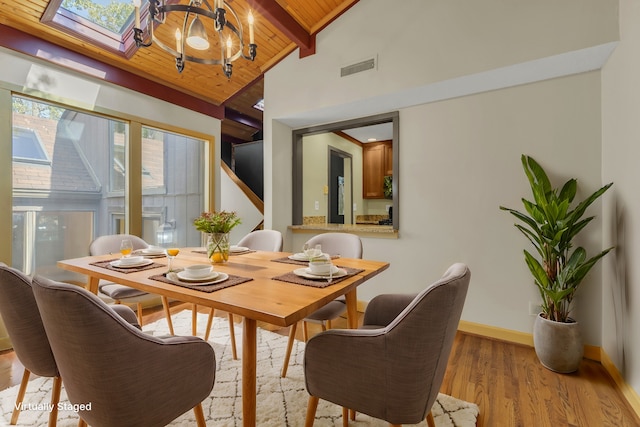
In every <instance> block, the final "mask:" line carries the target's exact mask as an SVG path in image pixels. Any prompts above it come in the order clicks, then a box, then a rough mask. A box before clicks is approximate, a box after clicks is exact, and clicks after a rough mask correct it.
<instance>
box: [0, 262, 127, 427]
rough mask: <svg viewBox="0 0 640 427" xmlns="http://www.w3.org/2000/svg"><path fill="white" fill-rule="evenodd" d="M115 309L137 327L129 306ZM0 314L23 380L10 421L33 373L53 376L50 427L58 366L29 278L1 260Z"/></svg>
mask: <svg viewBox="0 0 640 427" xmlns="http://www.w3.org/2000/svg"><path fill="white" fill-rule="evenodd" d="M116 311H117V312H118V314H119V315H120V316H121V317H123V318H124V319H125V320H126V321H128V322H129V323H131V324H132V325H134V326H138V324H137V318H136V316H135V314H134V313H133V311H131V309H129V307H126V306H121V307H116ZM0 314H1V315H2V320H3V321H4V324H5V327H6V329H7V333H8V335H9V338H10V339H11V343H12V345H13V350H14V352H15V354H16V356H17V357H18V360H19V361H20V363H22V366H24V374H23V375H22V382H21V383H20V388H19V389H18V396H17V398H16V403H15V405H14V409H13V413H12V415H11V424H12V425H15V424H16V423H17V422H18V417H19V416H20V408H21V407H22V405H21V404H22V402H23V400H24V396H25V392H26V391H27V384H28V382H29V377H30V376H31V373H34V374H36V375H39V376H41V377H48V378H53V387H52V390H51V405H52V406H51V407H52V408H53V410H52V411H51V413H50V414H49V426H52V427H53V426H55V425H56V422H57V419H56V418H57V416H58V406H57V405H58V401H59V400H60V389H61V386H62V380H61V379H60V373H59V372H58V366H57V365H56V361H55V359H54V357H53V353H52V352H51V346H50V345H49V340H48V339H47V334H46V333H45V330H44V325H43V324H42V318H41V317H40V311H39V310H38V305H37V303H36V300H35V297H34V296H33V290H32V288H31V278H30V277H28V276H26V275H24V274H23V273H22V272H20V271H18V270H17V269H14V268H11V267H8V266H7V265H5V264H3V263H0Z"/></svg>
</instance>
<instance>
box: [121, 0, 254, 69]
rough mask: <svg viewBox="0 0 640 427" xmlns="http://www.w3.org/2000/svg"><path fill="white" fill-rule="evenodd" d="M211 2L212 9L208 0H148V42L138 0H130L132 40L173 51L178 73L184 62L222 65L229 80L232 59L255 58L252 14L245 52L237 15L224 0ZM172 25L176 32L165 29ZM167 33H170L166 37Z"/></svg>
mask: <svg viewBox="0 0 640 427" xmlns="http://www.w3.org/2000/svg"><path fill="white" fill-rule="evenodd" d="M169 1H171V0H169ZM213 3H214V7H213V8H212V7H211V5H210V4H209V1H208V0H190V1H189V4H173V3H168V4H167V2H166V0H162V1H161V0H149V17H148V19H147V34H148V38H147V40H148V41H146V42H145V37H144V31H143V30H142V27H141V25H140V5H141V0H133V5H134V6H135V27H134V28H133V39H134V41H135V42H136V46H138V47H149V46H151V45H152V44H155V45H156V46H158V47H160V48H161V49H163V50H164V51H166V52H168V53H170V54H172V55H173V56H174V57H175V58H176V68H177V69H178V72H179V73H181V72H182V70H184V64H185V62H186V61H191V62H197V63H199V64H208V65H221V66H222V71H223V72H224V74H225V76H227V78H228V79H230V78H231V73H232V71H233V65H232V64H231V63H232V62H233V61H235V60H237V59H239V58H244V59H248V60H251V61H253V60H254V59H255V57H256V50H257V48H258V46H257V45H256V43H255V40H254V31H253V22H254V20H253V14H252V13H251V12H249V15H248V17H247V21H248V23H249V48H248V54H247V55H245V44H244V37H243V32H242V22H241V21H240V19H239V18H238V15H237V14H236V12H235V11H234V10H233V8H232V7H231V6H229V4H228V3H227V2H226V1H224V0H213ZM171 26H173V27H174V28H175V31H172V29H171V30H167V28H170V27H171ZM208 29H209V30H208ZM214 30H215V32H214ZM208 31H209V32H208ZM160 33H162V34H160ZM168 33H172V34H171V35H170V36H167V34H168ZM162 35H164V37H163V36H162ZM210 35H211V37H210ZM216 35H217V37H216ZM172 38H173V40H171V39H172ZM211 39H213V40H211ZM173 46H175V49H174V48H173ZM218 50H219V53H218V52H217V51H218Z"/></svg>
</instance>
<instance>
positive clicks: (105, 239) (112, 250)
mask: <svg viewBox="0 0 640 427" xmlns="http://www.w3.org/2000/svg"><path fill="white" fill-rule="evenodd" d="M125 239H129V240H131V243H132V244H133V250H134V251H135V250H138V249H144V248H147V247H149V245H148V244H147V242H145V241H144V240H142V239H141V238H140V237H138V236H134V235H132V234H109V235H106V236H100V237H97V238H96V239H95V240H94V241H93V242H91V245H89V254H90V255H107V254H119V253H120V243H122V241H123V240H125Z"/></svg>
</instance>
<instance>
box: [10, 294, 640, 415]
mask: <svg viewBox="0 0 640 427" xmlns="http://www.w3.org/2000/svg"><path fill="white" fill-rule="evenodd" d="M185 308H190V307H189V306H188V305H186V304H179V303H178V304H175V305H173V306H172V308H171V311H172V312H173V313H177V312H178V311H180V310H183V309H185ZM203 312H206V309H203ZM216 314H217V315H219V316H225V317H226V314H225V313H221V312H216ZM162 318H164V316H163V314H162V312H161V311H159V310H157V309H147V310H145V313H144V321H145V323H148V322H153V321H155V320H158V319H162ZM238 321H240V319H238ZM259 326H260V327H262V328H265V329H269V330H271V331H274V332H277V333H281V334H283V335H287V334H288V328H287V329H279V328H277V327H274V326H272V325H268V324H259ZM334 327H346V319H339V320H337V321H335V322H334ZM301 329H302V328H298V331H301ZM318 331H319V327H317V326H316V325H309V333H310V335H312V334H314V333H317V332H318ZM237 338H239V337H237ZM298 339H302V337H301V336H300V337H298ZM22 372H23V367H22V365H21V364H20V362H19V361H18V360H17V358H16V357H15V355H14V353H13V352H12V351H7V352H4V353H2V354H0V389H5V388H7V387H10V386H12V385H15V384H18V383H19V382H20V380H21V378H22ZM440 391H441V392H442V393H446V394H449V395H451V396H455V397H457V398H459V399H463V400H466V401H469V402H475V403H476V404H477V405H478V406H479V407H480V416H479V418H478V424H477V425H478V427H511V426H513V427H521V426H522V427H528V426H535V427H546V426H548V427H558V426H572V427H573V426H579V427H592V426H593V427H606V426H611V427H614V426H615V427H638V426H640V418H639V417H638V416H637V415H636V414H635V412H634V411H633V409H632V408H631V407H630V405H629V404H628V403H627V402H626V401H625V400H624V398H623V396H622V393H621V392H620V391H619V390H618V389H617V388H616V386H615V384H614V382H613V380H612V379H611V377H610V376H609V375H608V374H607V372H606V371H605V369H604V368H603V367H602V366H601V365H600V364H599V363H597V362H593V361H590V360H584V361H583V362H582V364H581V366H580V369H579V370H578V372H576V373H574V374H557V373H554V372H551V371H549V370H547V369H546V368H544V367H543V366H542V365H541V364H540V363H539V362H538V360H537V358H536V355H535V352H534V350H533V349H532V348H530V347H527V346H521V345H516V344H511V343H506V342H502V341H498V340H492V339H487V338H483V337H478V336H474V335H470V334H466V333H458V335H457V336H456V340H455V343H454V346H453V350H452V352H451V356H450V358H449V366H448V368H447V372H446V374H445V377H444V381H443V384H442V387H441V389H440Z"/></svg>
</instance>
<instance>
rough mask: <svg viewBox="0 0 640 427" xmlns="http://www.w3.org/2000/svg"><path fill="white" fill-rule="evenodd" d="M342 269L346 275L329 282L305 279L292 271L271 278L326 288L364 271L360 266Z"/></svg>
mask: <svg viewBox="0 0 640 427" xmlns="http://www.w3.org/2000/svg"><path fill="white" fill-rule="evenodd" d="M338 268H341V269H342V270H345V271H346V272H347V274H346V275H344V276H342V277H336V278H334V279H333V280H332V281H331V283H329V280H327V279H307V278H306V277H301V276H298V275H297V274H296V273H294V272H293V271H292V272H290V273H286V274H282V275H280V276H276V277H272V279H273V280H280V281H281V282H288V283H295V284H296V285H304V286H312V287H314V288H326V287H327V286H331V285H335V284H336V283H340V282H341V281H343V280H344V279H347V278H349V277H351V276H353V275H356V274H358V273H361V272H363V271H364V269H362V268H350V267H340V266H338Z"/></svg>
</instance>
